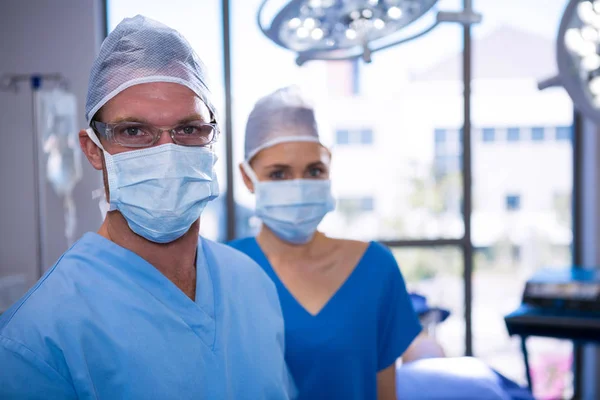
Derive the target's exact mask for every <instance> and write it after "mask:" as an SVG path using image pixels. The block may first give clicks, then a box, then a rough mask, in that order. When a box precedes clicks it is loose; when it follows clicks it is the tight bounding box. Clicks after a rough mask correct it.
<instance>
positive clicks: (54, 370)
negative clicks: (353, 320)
mask: <svg viewBox="0 0 600 400" xmlns="http://www.w3.org/2000/svg"><path fill="white" fill-rule="evenodd" d="M198 248H199V251H198V257H197V259H198V261H197V279H196V301H195V302H194V301H192V300H191V299H190V298H189V297H187V296H186V295H185V294H184V293H183V292H182V291H181V290H179V289H178V288H177V287H176V286H175V285H174V284H173V283H172V282H171V281H170V280H169V279H167V278H166V277H165V276H164V275H162V274H161V273H160V272H159V271H158V270H157V269H155V268H154V267H153V266H152V265H150V264H149V263H147V262H146V261H145V260H143V259H142V258H141V257H139V256H137V255H136V254H134V253H132V252H130V251H129V250H126V249H124V248H122V247H120V246H118V245H116V244H115V243H113V242H111V241H109V240H107V239H105V238H103V237H102V236H99V235H97V234H94V233H88V234H86V235H85V236H83V238H82V239H81V240H80V241H79V242H77V243H76V244H75V245H74V246H73V247H72V248H71V249H70V250H68V251H67V252H66V253H65V254H64V255H63V256H62V257H61V259H60V260H59V261H58V262H57V263H56V264H55V265H54V267H52V268H51V269H50V270H49V271H48V272H47V273H46V274H45V275H44V276H43V277H42V279H40V281H39V282H38V283H37V284H36V285H35V286H34V287H33V288H32V289H31V290H30V291H29V292H28V293H27V294H26V295H25V296H24V297H23V298H22V299H21V300H19V301H18V302H17V303H16V304H15V305H14V306H13V307H11V308H10V309H9V310H8V311H6V313H5V314H3V315H2V316H1V317H0V399H74V398H80V399H236V400H237V399H253V400H254V399H286V398H288V395H287V391H288V374H287V368H286V366H285V362H284V357H283V352H284V349H283V346H284V344H283V340H284V337H283V319H282V315H281V309H280V307H279V300H278V297H277V292H276V289H275V287H274V285H273V283H272V282H271V281H270V280H269V278H268V277H267V276H266V275H265V274H264V272H263V271H262V270H260V268H259V267H258V266H257V265H256V264H255V263H254V262H253V261H252V260H250V259H249V258H248V257H246V256H245V255H243V254H242V253H239V252H237V251H235V250H233V249H231V248H229V247H226V246H224V245H221V244H217V243H214V242H210V241H208V240H204V239H201V240H200V242H199V246H198Z"/></svg>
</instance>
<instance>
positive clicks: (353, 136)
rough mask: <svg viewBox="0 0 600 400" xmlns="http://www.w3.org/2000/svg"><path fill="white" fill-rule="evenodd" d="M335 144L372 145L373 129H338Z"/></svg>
mask: <svg viewBox="0 0 600 400" xmlns="http://www.w3.org/2000/svg"><path fill="white" fill-rule="evenodd" d="M335 143H336V144H338V145H350V144H351V145H371V144H373V130H372V129H368V128H367V129H338V130H336V131H335Z"/></svg>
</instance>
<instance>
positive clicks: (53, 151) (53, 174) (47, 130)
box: [34, 89, 82, 246]
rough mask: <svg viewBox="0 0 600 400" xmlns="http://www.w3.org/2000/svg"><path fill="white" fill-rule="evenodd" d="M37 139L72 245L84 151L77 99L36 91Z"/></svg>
mask: <svg viewBox="0 0 600 400" xmlns="http://www.w3.org/2000/svg"><path fill="white" fill-rule="evenodd" d="M34 93H35V96H36V102H37V110H38V113H37V114H38V115H37V118H38V120H37V127H38V137H39V140H40V141H41V147H42V149H43V151H44V153H45V154H47V159H46V178H47V179H48V181H49V182H50V185H51V186H52V188H53V189H54V192H55V193H56V194H57V195H58V196H59V197H61V198H62V199H63V207H64V212H65V237H66V238H67V243H68V245H69V246H70V245H71V244H72V243H73V236H74V234H75V227H76V224H77V220H76V213H75V202H74V201H73V188H74V187H75V185H76V184H77V182H79V181H80V180H81V177H82V167H81V149H80V148H79V139H78V130H77V105H76V102H77V100H76V97H75V95H73V94H72V93H68V92H66V91H64V90H62V89H53V90H40V91H37V92H34Z"/></svg>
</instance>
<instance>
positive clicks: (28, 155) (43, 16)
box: [0, 0, 103, 312]
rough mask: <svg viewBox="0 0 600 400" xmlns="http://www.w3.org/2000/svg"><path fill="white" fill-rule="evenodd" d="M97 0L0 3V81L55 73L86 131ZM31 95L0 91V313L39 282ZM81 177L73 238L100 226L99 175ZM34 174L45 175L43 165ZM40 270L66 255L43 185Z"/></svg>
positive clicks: (98, 27)
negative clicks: (11, 75)
mask: <svg viewBox="0 0 600 400" xmlns="http://www.w3.org/2000/svg"><path fill="white" fill-rule="evenodd" d="M101 3H102V2H101V1H100V0H2V2H1V5H0V37H2V40H0V75H2V74H4V73H19V74H29V73H60V74H62V75H63V76H65V77H66V78H67V79H68V82H69V84H70V90H71V91H73V92H74V93H75V95H76V96H77V107H78V111H79V115H80V117H79V119H78V125H79V126H81V127H85V119H84V105H85V96H86V92H87V83H88V77H89V70H90V67H91V64H92V62H93V60H94V57H95V55H96V53H97V51H98V49H99V47H100V43H101V40H102V38H103V23H102V21H103V10H102V4H101ZM31 99H32V93H31V89H30V87H29V85H28V84H27V83H24V84H22V85H20V91H19V92H18V93H12V92H2V91H0V138H1V141H0V312H1V311H2V310H3V309H4V308H6V307H7V306H8V305H9V304H7V303H11V302H13V301H14V300H16V299H17V298H18V297H20V296H21V295H22V294H23V291H24V290H26V289H28V288H29V287H30V286H31V285H33V283H35V281H36V280H37V279H38V278H39V272H38V271H39V266H38V262H37V256H36V246H37V244H38V239H37V238H38V234H37V232H38V227H37V222H36V219H35V210H36V207H37V205H36V203H35V200H34V195H33V193H34V187H35V185H36V182H34V154H33V137H34V136H33V128H32V121H33V119H32V108H31V103H32V101H31ZM83 164H84V168H83V179H82V181H81V182H80V183H79V184H78V185H77V186H76V188H75V193H74V198H75V202H76V206H77V231H76V234H75V236H76V237H77V238H79V237H80V236H81V235H82V234H83V233H84V232H86V231H95V230H97V229H98V227H99V224H100V222H101V221H100V212H99V209H98V204H97V202H93V201H92V200H91V191H92V190H93V189H96V188H98V187H100V185H101V177H100V174H99V173H98V172H97V171H95V170H93V169H92V168H91V167H90V166H89V164H88V163H87V161H86V160H85V159H84V160H83ZM40 165H41V168H42V170H41V171H40V173H41V174H42V176H45V171H44V170H43V168H44V162H41V163H40ZM42 198H43V199H44V201H43V204H42V213H43V215H42V216H43V224H42V225H43V226H44V229H43V232H42V236H41V237H42V242H43V243H44V248H45V252H44V254H43V266H42V267H43V269H47V268H49V267H50V266H52V264H53V263H54V262H55V261H56V260H57V258H58V257H59V256H60V254H61V253H63V252H64V251H65V250H66V246H67V244H66V239H65V238H64V217H63V215H64V214H63V207H62V202H61V199H60V198H58V197H57V196H56V195H55V194H54V192H53V190H52V188H51V187H50V186H49V185H45V187H42Z"/></svg>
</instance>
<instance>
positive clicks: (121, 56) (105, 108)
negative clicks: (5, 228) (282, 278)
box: [0, 16, 291, 399]
mask: <svg viewBox="0 0 600 400" xmlns="http://www.w3.org/2000/svg"><path fill="white" fill-rule="evenodd" d="M210 97H211V96H210V92H209V90H208V88H207V86H206V82H205V71H204V67H203V65H202V63H201V61H200V60H199V59H198V57H197V56H196V55H195V54H194V52H193V50H192V49H191V47H190V46H189V44H188V43H187V42H186V41H185V39H183V38H182V37H181V35H179V34H178V33H177V32H176V31H174V30H172V29H170V28H168V27H166V26H164V25H162V24H160V23H157V22H155V21H152V20H150V19H147V18H144V17H142V16H137V17H135V18H131V19H126V20H124V21H123V22H121V24H119V25H118V26H117V28H116V29H115V30H114V31H113V32H112V33H111V34H110V35H109V36H108V37H107V38H106V40H105V41H104V43H103V45H102V48H101V50H100V54H99V56H98V58H97V59H96V61H95V63H94V66H93V69H92V73H91V75H90V82H89V88H88V98H87V104H86V118H87V121H88V123H89V124H90V126H91V128H92V129H87V130H83V131H81V132H80V134H79V138H80V144H81V148H82V150H83V153H84V154H85V155H86V157H87V159H88V160H89V162H90V163H91V164H92V166H93V167H94V168H96V169H98V170H102V172H103V177H104V182H105V188H106V192H107V193H106V195H107V199H108V202H109V204H110V211H109V212H108V214H107V216H106V218H105V220H104V223H103V224H102V226H101V228H100V230H99V232H98V234H95V233H88V234H86V235H85V236H84V237H83V238H81V239H80V240H79V242H77V243H76V244H75V245H74V246H73V247H72V248H71V249H69V250H68V251H67V252H66V253H65V254H64V255H63V256H62V257H61V259H60V260H59V261H58V262H57V263H56V264H55V265H54V266H53V267H52V268H51V269H50V270H49V271H48V272H47V273H46V274H45V275H44V277H43V278H42V279H41V280H40V281H39V282H38V283H37V284H36V285H35V286H34V287H33V288H32V289H31V290H30V291H29V292H28V293H27V294H26V295H25V296H24V297H23V298H22V299H21V300H19V301H18V302H17V303H16V304H15V305H14V306H13V307H12V308H11V309H9V310H8V311H7V312H6V313H5V314H4V315H3V316H2V317H1V319H0V398H2V399H38V398H40V399H71V398H84V399H285V398H288V391H289V385H291V384H290V383H289V381H288V373H287V369H286V367H285V362H284V358H283V337H282V336H283V320H282V316H281V310H280V308H279V302H278V299H277V294H276V291H275V287H274V286H273V285H272V284H271V283H270V281H269V279H268V278H267V277H266V275H264V274H263V273H262V272H261V271H260V269H259V267H258V266H257V265H256V264H254V263H253V262H252V261H251V260H250V259H249V258H246V257H245V256H244V255H242V254H241V253H238V252H236V251H235V250H231V249H229V248H228V247H225V246H223V245H220V244H216V243H213V242H210V241H208V240H205V239H202V238H199V225H200V214H201V212H202V210H203V208H204V206H205V205H206V203H207V202H209V201H210V200H212V199H214V198H215V197H216V196H217V194H218V185H217V181H216V176H215V173H214V170H213V165H214V162H215V160H216V156H215V154H214V153H213V151H212V145H213V143H214V142H215V140H216V139H217V136H218V125H217V123H216V122H215V109H214V107H213V105H212V103H211V102H210Z"/></svg>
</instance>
